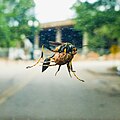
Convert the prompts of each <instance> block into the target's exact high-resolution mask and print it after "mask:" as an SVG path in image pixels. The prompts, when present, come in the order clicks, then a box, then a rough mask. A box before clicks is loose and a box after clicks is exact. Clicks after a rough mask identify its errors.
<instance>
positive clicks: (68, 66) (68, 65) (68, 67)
mask: <svg viewBox="0 0 120 120" xmlns="http://www.w3.org/2000/svg"><path fill="white" fill-rule="evenodd" d="M67 69H68V72H69V75H70V77H72V76H71V73H70V70H71V68H70V63H67Z"/></svg>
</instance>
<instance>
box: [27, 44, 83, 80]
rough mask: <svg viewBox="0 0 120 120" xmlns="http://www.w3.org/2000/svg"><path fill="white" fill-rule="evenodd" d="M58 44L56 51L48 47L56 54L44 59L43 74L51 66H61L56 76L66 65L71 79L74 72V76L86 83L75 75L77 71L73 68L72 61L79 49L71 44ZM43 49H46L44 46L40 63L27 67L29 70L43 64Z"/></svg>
mask: <svg viewBox="0 0 120 120" xmlns="http://www.w3.org/2000/svg"><path fill="white" fill-rule="evenodd" d="M52 43H53V42H52ZM57 44H59V46H57V47H56V48H55V49H51V48H50V47H46V48H47V49H49V50H50V51H52V52H54V54H53V55H52V56H51V57H47V58H45V59H44V61H43V64H42V72H44V71H45V70H46V69H47V68H48V67H49V66H56V65H59V67H58V70H57V72H56V73H55V75H57V73H58V72H59V70H60V67H61V66H62V65H65V64H66V65H67V69H68V72H69V75H70V77H72V76H71V72H72V73H73V75H74V76H75V77H76V78H77V79H78V80H80V81H82V82H84V80H82V79H80V78H79V77H78V76H77V75H76V74H75V72H76V71H74V70H73V67H72V59H73V58H74V55H75V54H76V53H77V48H76V47H75V46H74V45H72V44H71V43H57ZM43 48H44V45H42V52H41V57H40V58H39V59H38V61H37V62H36V63H35V64H34V65H31V66H27V67H26V68H27V69H28V68H31V67H34V66H36V65H37V64H38V63H39V62H41V59H43ZM52 62H54V64H51V63H52Z"/></svg>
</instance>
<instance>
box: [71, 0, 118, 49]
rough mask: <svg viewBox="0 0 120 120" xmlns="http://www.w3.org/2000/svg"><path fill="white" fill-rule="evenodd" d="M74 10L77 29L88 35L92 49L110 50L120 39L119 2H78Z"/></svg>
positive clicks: (113, 0)
mask: <svg viewBox="0 0 120 120" xmlns="http://www.w3.org/2000/svg"><path fill="white" fill-rule="evenodd" d="M73 9H74V10H75V11H76V18H75V21H76V25H75V28H76V29H78V30H81V31H83V32H87V33H88V36H89V41H88V43H89V46H90V48H92V49H95V50H96V49H97V48H107V49H108V48H110V47H111V44H112V43H113V42H115V40H117V41H118V40H119V39H120V36H119V31H120V27H119V26H120V4H118V2H117V1H115V0H109V1H108V0H102V1H101V0H97V1H96V2H94V3H89V1H86V2H80V1H77V2H76V3H75V4H74V6H73Z"/></svg>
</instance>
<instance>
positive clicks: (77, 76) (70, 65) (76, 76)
mask: <svg viewBox="0 0 120 120" xmlns="http://www.w3.org/2000/svg"><path fill="white" fill-rule="evenodd" d="M70 69H71V72H72V73H73V75H74V76H75V77H76V78H77V79H78V80H80V81H82V82H85V81H84V80H82V79H80V78H79V77H78V76H77V75H76V74H75V71H73V68H72V62H70Z"/></svg>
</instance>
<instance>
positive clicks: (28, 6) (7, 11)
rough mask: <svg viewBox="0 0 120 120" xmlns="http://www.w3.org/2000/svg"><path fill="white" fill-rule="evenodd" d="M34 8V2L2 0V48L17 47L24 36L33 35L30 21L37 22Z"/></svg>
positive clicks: (0, 41) (0, 42) (0, 1)
mask: <svg viewBox="0 0 120 120" xmlns="http://www.w3.org/2000/svg"><path fill="white" fill-rule="evenodd" d="M3 1H4V2H3ZM34 6H35V4H34V2H33V0H10V1H9V0H0V47H10V46H16V44H17V43H19V44H20V43H22V40H21V37H20V36H21V35H22V34H25V35H26V36H29V35H30V34H31V32H32V27H29V26H28V21H29V20H33V21H35V20H36V18H35V16H34ZM32 35H33V33H32Z"/></svg>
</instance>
